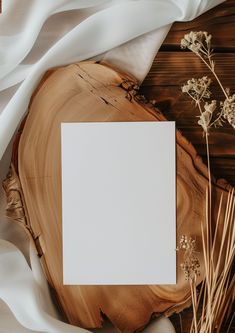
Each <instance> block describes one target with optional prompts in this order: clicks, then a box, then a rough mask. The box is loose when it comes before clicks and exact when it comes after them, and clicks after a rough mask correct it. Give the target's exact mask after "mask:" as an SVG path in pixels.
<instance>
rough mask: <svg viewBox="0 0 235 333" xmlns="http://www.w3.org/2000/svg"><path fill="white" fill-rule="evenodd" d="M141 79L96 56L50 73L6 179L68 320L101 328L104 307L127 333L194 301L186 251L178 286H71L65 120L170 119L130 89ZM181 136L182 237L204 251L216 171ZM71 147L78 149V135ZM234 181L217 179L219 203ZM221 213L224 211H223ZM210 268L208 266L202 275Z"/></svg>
mask: <svg viewBox="0 0 235 333" xmlns="http://www.w3.org/2000/svg"><path fill="white" fill-rule="evenodd" d="M134 84H136V82H135V80H134V79H133V78H130V77H127V76H126V75H125V74H122V73H118V72H116V71H115V70H114V69H112V68H110V67H108V66H105V65H103V64H97V63H92V62H84V63H80V64H73V65H69V66H66V67H63V68H59V69H54V70H51V71H50V72H48V73H46V75H45V76H44V78H43V79H42V81H41V83H40V84H39V86H38V88H37V89H36V91H35V93H34V95H33V97H32V100H31V103H30V107H29V112H28V115H27V118H26V119H25V121H24V122H23V123H22V126H21V129H20V132H19V134H18V136H17V139H16V141H15V145H14V150H13V158H12V162H13V166H12V170H11V173H10V174H9V176H8V178H7V179H6V181H5V182H4V187H5V191H6V193H7V198H8V207H7V213H8V215H9V216H10V217H13V218H14V219H15V220H17V221H18V222H19V223H21V224H22V225H23V226H24V227H25V229H26V230H27V231H28V232H29V233H30V235H31V237H33V239H34V241H35V246H36V248H37V250H38V253H39V255H40V260H41V263H42V266H43V268H44V270H45V273H46V275H47V278H48V281H49V282H50V284H51V286H52V288H54V290H55V293H56V296H57V299H58V302H59V304H60V305H61V307H62V309H63V312H64V314H65V316H66V318H67V320H68V321H69V322H70V323H72V324H75V325H79V326H82V327H86V328H94V327H101V326H102V320H103V318H102V313H103V314H105V315H106V316H107V317H108V318H109V319H110V321H111V322H112V323H113V324H114V325H115V326H116V327H117V328H118V329H119V330H120V331H122V332H127V333H131V332H134V331H136V330H139V329H141V328H143V327H144V326H145V325H146V324H147V323H148V321H149V320H150V318H151V316H152V315H153V314H161V313H164V314H165V315H170V314H172V313H174V312H176V311H180V310H181V309H184V308H185V307H187V306H188V304H189V298H190V290H189V284H188V282H187V281H186V280H185V278H184V274H183V272H182V271H181V269H180V262H182V261H183V258H182V253H181V252H180V251H179V252H177V284H176V285H172V286H166V285H165V286H164V285H161V286H157V285H156V286H153V285H151V286H148V285H144V286H64V285H63V282H62V276H63V274H62V213H61V209H62V207H61V155H60V154H61V151H60V149H61V143H60V125H61V122H89V121H92V122H99V121H102V122H103V121H161V120H165V118H164V116H163V115H162V114H161V113H160V112H159V111H158V110H157V109H154V108H153V107H152V106H150V105H149V104H147V103H140V102H137V98H133V96H132V93H127V90H128V87H129V86H132V85H134ZM131 96H132V98H131ZM127 97H129V98H127ZM176 140H177V147H176V152H177V240H178V241H179V238H180V236H181V235H183V234H187V235H192V236H193V237H196V239H197V244H198V250H199V252H200V253H202V241H201V225H200V222H201V221H204V220H205V203H206V200H205V193H206V188H207V183H208V180H207V173H208V171H207V168H206V166H205V165H204V164H203V163H202V160H201V159H200V157H199V156H198V155H197V153H196V151H195V149H194V148H193V146H192V145H191V144H190V143H189V142H188V141H187V140H186V139H185V138H184V137H183V136H182V135H181V134H180V132H178V131H177V132H176ZM71 149H76V142H75V143H74V147H71ZM226 186H228V185H226V184H225V183H223V182H222V183H220V184H218V183H217V184H214V187H213V198H214V202H215V207H217V206H218V201H219V198H220V195H221V193H224V195H225V197H226V195H227V190H226ZM213 213H214V215H216V210H214V211H213ZM214 218H215V216H214ZM120 246H121V244H120ZM199 257H200V261H201V263H202V262H203V261H202V257H201V256H200V255H199ZM74 265H79V262H74ZM153 265H157V262H156V263H154V262H153ZM203 275H204V268H203V265H202V267H201V277H200V279H202V278H203ZM200 279H199V280H198V282H200Z"/></svg>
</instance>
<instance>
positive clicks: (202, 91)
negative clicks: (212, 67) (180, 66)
mask: <svg viewBox="0 0 235 333" xmlns="http://www.w3.org/2000/svg"><path fill="white" fill-rule="evenodd" d="M210 84H211V79H209V78H208V77H207V76H203V77H202V78H199V79H195V78H192V79H191V80H188V81H187V82H186V83H185V84H184V85H183V86H182V92H184V93H187V94H188V95H189V96H190V97H191V98H192V99H193V100H195V101H197V100H201V99H208V98H210V97H211V91H210Z"/></svg>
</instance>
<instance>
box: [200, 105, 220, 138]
mask: <svg viewBox="0 0 235 333" xmlns="http://www.w3.org/2000/svg"><path fill="white" fill-rule="evenodd" d="M216 105H217V104H216V101H215V100H213V101H211V102H210V103H208V102H206V103H205V105H204V110H205V111H203V112H202V114H201V115H200V116H199V118H200V119H199V120H198V124H199V125H201V127H202V128H203V130H204V132H205V133H208V131H209V128H210V127H211V120H212V116H213V113H214V111H215V110H216Z"/></svg>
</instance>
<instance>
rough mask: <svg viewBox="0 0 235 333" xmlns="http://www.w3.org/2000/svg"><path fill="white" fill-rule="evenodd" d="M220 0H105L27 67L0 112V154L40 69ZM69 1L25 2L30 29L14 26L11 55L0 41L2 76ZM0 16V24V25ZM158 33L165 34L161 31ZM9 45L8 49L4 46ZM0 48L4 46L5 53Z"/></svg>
mask: <svg viewBox="0 0 235 333" xmlns="http://www.w3.org/2000/svg"><path fill="white" fill-rule="evenodd" d="M222 1H223V0H216V1H213V3H214V4H212V1H211V0H208V1H205V0H195V1H190V0H180V1H177V0H136V1H134V0H126V1H119V2H118V3H117V2H116V1H110V3H109V6H107V4H106V6H105V7H106V8H101V9H100V8H99V9H98V11H97V12H96V13H95V14H92V15H91V16H89V17H88V18H87V19H85V20H84V21H82V22H81V23H80V24H78V25H77V26H76V27H75V28H74V29H72V30H71V31H69V32H68V33H67V34H66V35H65V36H63V37H62V38H61V39H60V40H59V41H58V42H57V43H56V44H55V45H53V46H52V47H51V48H50V49H49V50H48V51H47V53H46V54H44V55H43V56H42V58H41V59H40V60H39V61H38V62H37V63H35V65H33V66H32V68H31V70H30V71H29V73H27V76H26V77H25V79H24V81H23V82H22V84H21V85H20V87H19V89H18V90H17V92H16V94H15V95H14V96H13V97H12V98H11V100H10V101H9V103H8V105H7V106H6V107H5V108H4V109H3V110H2V112H1V115H0V158H1V157H2V155H3V153H4V151H5V149H6V147H7V145H8V143H9V141H10V139H11V137H12V135H13V133H14V132H15V130H16V128H17V126H18V124H19V122H20V120H21V119H22V117H23V115H24V114H25V111H26V109H27V106H28V103H29V99H30V96H31V94H32V92H33V90H34V89H35V87H36V85H37V84H38V82H39V80H40V78H41V77H42V75H43V73H44V72H45V71H46V70H48V69H49V68H51V67H55V66H61V65H65V64H69V63H71V62H77V61H82V60H85V59H88V58H91V57H94V56H96V55H98V54H102V53H104V52H107V51H108V50H110V49H113V48H115V47H118V46H120V45H122V44H124V43H126V42H128V41H130V40H132V39H134V38H137V37H139V36H141V35H143V34H147V33H149V32H151V31H154V30H156V29H161V28H162V27H164V26H168V25H170V24H171V23H173V22H174V21H179V20H180V21H183V20H184V21H186V20H189V19H192V18H194V17H195V16H197V15H200V14H201V13H202V12H203V11H206V10H207V9H208V8H211V7H212V6H213V5H216V4H218V3H220V2H222ZM102 3H103V4H104V2H103V1H99V0H97V1H95V0H94V1H92V0H90V1H89V2H88V5H89V6H93V5H94V6H95V5H100V4H102ZM70 4H71V5H72V6H74V5H75V2H74V1H72V2H71V1H68V0H67V1H66V0H58V1H56V2H51V1H49V2H48V1H46V0H43V1H39V0H34V1H32V2H31V10H29V12H28V14H29V16H30V17H29V18H28V20H27V19H26V21H25V22H28V24H32V27H31V29H29V28H28V29H26V27H27V23H25V25H22V23H21V24H19V26H20V27H21V25H22V27H21V28H22V31H21V35H20V36H21V37H22V38H21V39H20V41H19V47H18V48H17V51H16V52H15V54H14V52H13V51H12V52H11V54H9V57H7V54H8V48H7V47H6V46H7V44H6V43H5V44H4V45H5V47H4V48H3V47H2V48H1V55H2V56H1V58H0V59H3V60H4V59H5V60H4V62H1V63H0V69H1V70H0V72H1V73H3V74H2V75H6V74H7V73H10V72H11V70H13V69H14V68H16V66H17V65H18V64H19V62H20V61H22V59H23V56H26V54H28V52H29V50H30V47H32V45H33V44H34V42H35V37H36V35H37V34H38V33H39V30H40V27H41V26H42V23H43V22H44V21H45V18H46V17H47V16H48V15H50V14H52V13H54V12H55V11H56V10H57V11H59V8H60V7H62V8H63V6H67V7H65V8H66V9H68V8H69V5H70ZM76 4H77V7H76V8H79V6H80V7H83V8H84V6H85V2H84V1H80V0H77V2H76ZM13 6H16V7H17V1H15V0H11V1H10V2H9V8H8V11H11V9H12V7H13ZM18 6H19V3H18ZM20 6H22V5H20ZM22 7H23V6H22ZM35 8H36V9H35ZM33 9H34V10H33ZM16 12H17V11H16ZM45 13H46V14H45ZM6 15H7V11H6ZM143 18H144V19H143ZM145 18H147V19H145ZM2 20H3V23H1V21H2ZM4 22H6V16H4V14H2V15H1V17H0V27H1V24H2V25H4ZM20 22H21V21H20ZM5 24H6V23H5ZM8 25H9V23H8ZM9 29H10V28H9ZM11 29H12V28H11ZM11 29H10V30H11ZM13 30H14V29H13ZM11 33H12V34H10V32H9V31H7V28H6V27H5V30H3V33H2V35H3V36H2V37H1V36H0V41H1V38H2V40H4V38H6V35H7V34H9V35H8V38H11V37H9V36H12V38H14V31H11ZM160 35H161V36H164V35H165V31H164V29H163V31H162V34H160ZM162 40H163V38H159V41H158V47H159V46H160V45H161V43H162ZM14 46H15V45H14ZM158 47H157V48H156V49H158ZM9 48H11V47H10V45H9ZM4 50H6V51H5V53H4ZM136 56H138V55H136ZM152 59H153V57H150V59H149V60H148V62H149V64H150V61H152ZM131 61H132V60H131V59H130V62H131ZM149 66H150V65H148V66H146V68H145V69H149ZM4 73H5V74H4ZM146 74H147V73H146V72H143V73H142V78H144V76H145V75H146ZM15 80H16V81H17V82H19V78H18V79H17V77H16V76H15ZM15 83H16V82H15ZM12 84H14V82H12Z"/></svg>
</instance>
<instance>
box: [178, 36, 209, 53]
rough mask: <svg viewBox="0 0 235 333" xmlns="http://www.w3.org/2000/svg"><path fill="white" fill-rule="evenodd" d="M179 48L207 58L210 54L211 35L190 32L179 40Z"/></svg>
mask: <svg viewBox="0 0 235 333" xmlns="http://www.w3.org/2000/svg"><path fill="white" fill-rule="evenodd" d="M180 46H181V48H182V49H186V48H187V49H189V50H191V51H192V52H194V53H196V54H198V55H199V54H200V55H201V56H203V57H204V56H208V55H210V54H211V52H212V51H211V35H209V34H208V32H206V31H191V32H190V33H189V34H186V35H184V38H183V39H181V43H180Z"/></svg>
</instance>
